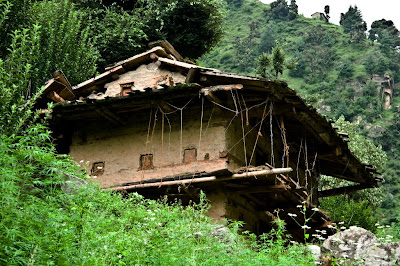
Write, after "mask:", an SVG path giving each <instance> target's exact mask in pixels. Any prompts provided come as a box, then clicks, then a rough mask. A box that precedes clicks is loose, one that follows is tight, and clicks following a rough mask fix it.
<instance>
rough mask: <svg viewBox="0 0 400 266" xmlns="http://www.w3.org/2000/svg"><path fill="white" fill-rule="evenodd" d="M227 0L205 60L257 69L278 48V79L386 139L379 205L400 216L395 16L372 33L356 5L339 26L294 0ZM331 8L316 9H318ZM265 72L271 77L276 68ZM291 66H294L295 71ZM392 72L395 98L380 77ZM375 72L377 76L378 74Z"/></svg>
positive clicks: (381, 141)
mask: <svg viewBox="0 0 400 266" xmlns="http://www.w3.org/2000/svg"><path fill="white" fill-rule="evenodd" d="M288 2H289V3H287V2H286V1H282V0H277V1H275V2H273V3H272V4H271V5H266V4H262V3H261V2H259V1H257V0H229V1H228V15H227V17H226V23H225V24H226V34H225V36H224V38H223V40H222V41H221V42H220V43H219V44H218V45H217V46H216V47H215V48H214V49H213V50H212V51H211V52H210V53H208V54H206V55H205V56H203V57H202V58H201V59H200V60H199V62H200V64H202V65H205V66H208V67H214V68H218V69H221V70H225V71H229V72H236V73H242V74H249V75H258V74H259V71H257V68H259V65H258V62H259V58H260V57H261V55H262V54H263V53H264V55H268V54H271V57H272V56H273V55H272V54H273V50H274V48H279V49H280V50H281V51H283V53H284V55H285V60H286V61H285V62H286V64H287V66H288V68H286V69H285V70H284V71H283V75H280V76H279V77H278V79H281V80H284V81H286V82H287V83H288V84H289V86H290V87H291V88H294V89H295V90H296V91H298V93H299V94H300V95H302V96H303V97H304V98H305V99H306V100H307V101H308V102H309V103H310V104H312V105H314V106H315V107H316V108H317V109H318V110H319V111H320V112H321V113H323V114H325V115H327V116H328V117H329V118H332V119H334V120H336V119H338V118H339V117H340V116H344V118H345V119H346V120H347V121H351V122H353V123H355V124H356V125H357V126H356V130H357V131H358V132H359V133H361V134H362V135H364V136H366V137H368V138H370V139H372V140H373V142H374V143H375V144H376V145H382V148H383V150H384V151H385V152H386V153H387V155H388V163H387V165H386V167H384V168H383V169H382V171H383V177H384V180H385V181H384V182H383V183H381V184H382V186H383V188H384V198H383V201H382V205H381V208H380V213H381V215H382V217H383V218H384V219H385V220H386V221H387V222H389V221H391V222H394V221H397V218H398V216H399V214H400V182H399V181H398V180H399V179H400V164H399V163H398V158H397V157H398V154H400V142H399V140H398V137H397V136H398V133H399V131H400V116H399V108H400V107H399V105H400V98H399V96H398V95H399V93H398V88H399V86H398V85H397V84H398V82H399V81H400V53H399V51H398V45H399V41H400V37H399V31H398V30H397V29H396V27H395V26H394V25H393V23H392V22H391V21H387V20H384V19H383V20H379V21H375V22H374V23H373V24H372V29H371V31H369V32H368V38H367V35H366V34H365V33H366V32H365V31H366V25H365V22H364V21H363V20H362V15H361V14H362V13H361V11H360V10H358V8H357V7H350V8H349V9H348V10H343V11H342V12H343V13H344V14H343V16H342V20H341V25H339V26H338V25H334V24H331V23H329V22H326V21H325V20H319V19H311V18H305V17H303V16H302V15H298V14H297V5H296V1H293V0H292V1H288ZM317 11H318V12H321V13H323V12H324V11H325V12H326V11H328V14H326V15H327V16H329V7H326V8H325V10H315V12H317ZM272 68H273V67H272V66H271V70H267V73H266V75H267V77H269V78H275V73H273V70H272ZM289 68H290V69H289ZM385 76H386V78H387V79H389V78H390V82H392V83H391V86H392V87H391V89H392V91H391V92H390V93H391V95H390V96H385V92H384V88H383V87H382V84H381V83H380V82H379V81H382V79H383V80H384V79H385ZM373 77H374V79H373ZM385 97H390V108H387V106H386V108H385Z"/></svg>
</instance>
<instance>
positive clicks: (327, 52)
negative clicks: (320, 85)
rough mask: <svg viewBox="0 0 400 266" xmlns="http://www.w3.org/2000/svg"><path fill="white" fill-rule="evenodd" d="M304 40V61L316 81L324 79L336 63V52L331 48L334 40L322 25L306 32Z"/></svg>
mask: <svg viewBox="0 0 400 266" xmlns="http://www.w3.org/2000/svg"><path fill="white" fill-rule="evenodd" d="M303 39H304V50H303V53H302V57H303V61H304V62H306V63H307V65H308V66H309V68H310V70H311V75H312V77H313V78H314V79H315V78H316V77H320V78H324V77H325V75H326V73H327V70H328V69H329V68H331V67H332V66H333V64H334V62H335V52H334V50H333V49H332V48H331V46H332V45H333V40H332V38H331V37H330V34H329V32H327V31H326V30H325V28H323V27H322V26H321V25H317V26H315V27H313V28H311V29H310V30H308V31H307V32H305V34H304V37H303Z"/></svg>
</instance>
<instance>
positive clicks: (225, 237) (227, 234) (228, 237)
mask: <svg viewBox="0 0 400 266" xmlns="http://www.w3.org/2000/svg"><path fill="white" fill-rule="evenodd" d="M211 235H212V236H214V237H217V238H218V239H219V241H220V242H221V243H225V244H228V245H229V244H232V243H234V235H233V234H232V232H231V231H230V230H229V228H227V227H226V226H224V225H219V226H217V227H215V228H214V229H213V230H212V231H211Z"/></svg>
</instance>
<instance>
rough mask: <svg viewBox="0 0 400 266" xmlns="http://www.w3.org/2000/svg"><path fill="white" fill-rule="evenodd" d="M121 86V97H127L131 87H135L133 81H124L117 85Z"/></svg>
mask: <svg viewBox="0 0 400 266" xmlns="http://www.w3.org/2000/svg"><path fill="white" fill-rule="evenodd" d="M119 85H120V86H121V96H128V95H129V93H130V92H132V87H133V86H135V82H134V81H126V82H123V83H120V84H119Z"/></svg>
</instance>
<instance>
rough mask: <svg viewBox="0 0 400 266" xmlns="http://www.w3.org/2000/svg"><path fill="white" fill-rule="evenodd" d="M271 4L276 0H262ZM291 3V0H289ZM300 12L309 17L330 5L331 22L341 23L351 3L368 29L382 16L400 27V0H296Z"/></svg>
mask: <svg viewBox="0 0 400 266" xmlns="http://www.w3.org/2000/svg"><path fill="white" fill-rule="evenodd" d="M260 1H261V2H263V3H266V4H269V3H271V2H274V0H260ZM287 2H288V3H289V4H290V0H287ZM296 3H297V5H298V6H299V14H303V15H304V17H306V18H309V17H311V14H313V13H315V12H322V13H324V7H325V6H326V5H329V6H330V13H329V15H330V17H331V18H330V22H331V23H334V24H338V25H339V20H340V13H346V12H347V10H348V9H349V6H350V5H353V6H354V5H356V6H357V7H358V9H359V10H361V14H362V16H363V19H364V20H365V21H366V22H367V26H368V29H369V28H370V27H371V24H372V22H373V21H375V20H380V19H382V18H384V19H386V20H392V21H393V23H394V25H395V26H396V28H398V29H399V28H400V14H399V11H400V1H399V0H379V1H376V0H375V1H373V0H296Z"/></svg>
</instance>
